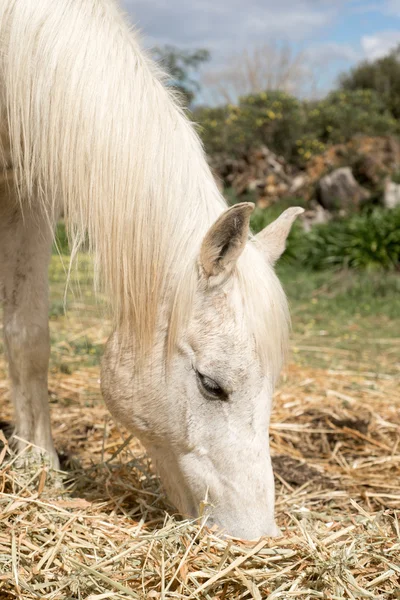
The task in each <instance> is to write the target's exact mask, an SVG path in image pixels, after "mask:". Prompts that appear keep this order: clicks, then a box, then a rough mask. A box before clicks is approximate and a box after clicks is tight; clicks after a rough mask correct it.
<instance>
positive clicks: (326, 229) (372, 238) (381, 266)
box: [297, 207, 400, 270]
mask: <svg viewBox="0 0 400 600" xmlns="http://www.w3.org/2000/svg"><path fill="white" fill-rule="evenodd" d="M297 250H298V251H300V254H298V255H297V258H298V259H299V258H301V262H302V263H303V264H304V265H305V266H307V267H309V268H311V269H323V268H326V267H330V266H334V267H338V268H346V267H349V268H354V269H367V270H392V269H398V268H399V264H400V207H397V208H396V209H394V210H385V209H382V208H375V209H374V210H373V211H372V212H371V213H369V214H361V215H353V216H352V217H350V218H348V219H339V220H337V221H332V222H330V223H326V224H323V225H316V226H315V227H314V228H313V229H312V230H311V231H310V232H309V233H308V234H307V235H306V236H305V239H304V240H303V242H301V244H300V248H297Z"/></svg>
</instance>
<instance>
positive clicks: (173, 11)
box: [123, 0, 400, 94]
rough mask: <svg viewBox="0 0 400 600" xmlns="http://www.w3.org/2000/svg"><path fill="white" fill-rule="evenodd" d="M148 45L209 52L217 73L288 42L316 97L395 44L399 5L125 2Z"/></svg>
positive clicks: (363, 1) (387, 0)
mask: <svg viewBox="0 0 400 600" xmlns="http://www.w3.org/2000/svg"><path fill="white" fill-rule="evenodd" d="M123 6H124V8H125V9H126V10H127V12H128V14H129V16H130V18H131V20H132V22H133V23H134V24H136V25H137V26H138V27H139V28H140V29H141V31H142V36H143V38H144V42H145V44H146V45H148V46H152V45H161V44H173V45H175V46H178V47H182V48H201V47H202V48H208V49H209V50H210V52H211V56H212V61H211V63H210V64H209V65H207V66H206V67H205V69H208V70H211V71H212V70H213V69H216V70H218V69H220V68H221V66H223V65H224V64H225V63H226V62H227V61H229V58H231V57H232V55H234V54H235V53H237V52H239V51H240V50H241V49H244V48H251V46H252V45H254V44H259V43H263V42H269V41H273V42H274V43H286V44H287V43H288V44H290V45H291V46H293V49H294V50H299V49H300V50H302V51H303V52H304V53H305V54H306V61H307V66H308V68H309V69H310V71H311V70H312V71H313V73H314V74H315V77H316V80H317V87H318V89H319V93H320V94H322V93H324V92H325V91H326V90H328V89H329V88H330V87H332V85H334V82H335V81H336V79H337V76H338V74H339V73H340V72H341V71H343V70H346V69H347V68H349V67H350V66H352V65H354V64H355V63H357V62H358V61H360V60H362V59H365V58H368V59H373V58H377V57H379V56H383V55H385V54H386V53H388V52H389V51H390V50H391V49H392V48H393V47H394V46H396V45H397V44H399V43H400V0H379V1H374V0H369V1H368V0H246V1H244V0H229V1H228V0H167V1H166V0H123Z"/></svg>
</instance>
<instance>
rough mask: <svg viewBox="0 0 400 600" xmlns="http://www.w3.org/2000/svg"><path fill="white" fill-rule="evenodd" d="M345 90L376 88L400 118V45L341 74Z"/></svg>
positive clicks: (391, 110)
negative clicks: (385, 54)
mask: <svg viewBox="0 0 400 600" xmlns="http://www.w3.org/2000/svg"><path fill="white" fill-rule="evenodd" d="M339 85H340V87H341V89H343V90H357V89H358V90H360V89H361V90H374V91H375V92H376V93H377V95H378V96H379V97H380V98H381V99H382V100H383V102H384V103H385V105H386V107H387V108H388V109H389V111H390V112H391V113H392V115H393V116H394V117H395V118H396V119H399V118H400V45H399V46H398V47H397V48H396V49H395V50H393V51H392V52H391V53H390V54H389V55H388V56H384V57H383V58H378V59H376V60H373V61H368V60H365V61H363V62H361V63H360V64H358V65H356V66H355V67H354V68H353V69H352V70H351V71H350V72H349V73H344V74H342V75H341V76H340V79H339Z"/></svg>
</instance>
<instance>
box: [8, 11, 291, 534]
mask: <svg viewBox="0 0 400 600" xmlns="http://www.w3.org/2000/svg"><path fill="white" fill-rule="evenodd" d="M0 115H1V123H2V129H1V152H0V158H1V169H2V170H1V173H2V179H1V181H0V290H1V292H2V297H3V304H4V331H5V344H6V351H7V355H8V360H9V366H10V376H11V382H12V399H13V403H14V407H15V420H16V433H17V434H18V437H20V438H23V439H24V440H27V441H28V442H32V443H33V444H35V445H36V446H38V447H40V448H42V449H43V450H44V451H46V452H47V453H48V454H49V455H50V457H51V460H52V462H53V464H54V465H55V466H57V464H58V460H57V454H56V452H55V450H54V446H53V442H52V437H51V430H50V418H49V408H48V401H47V368H48V358H49V335H48V299H47V295H48V281H47V267H48V260H49V256H50V248H51V244H52V240H53V231H54V223H55V221H56V219H57V216H58V214H59V211H60V209H61V208H63V209H64V211H65V215H66V218H67V221H68V223H69V227H70V237H71V240H72V244H73V253H75V252H76V250H77V249H78V248H79V245H80V243H81V242H82V240H83V239H84V238H85V237H86V236H87V235H88V237H89V242H90V249H91V252H92V253H93V255H94V261H95V267H96V272H97V274H98V282H100V284H101V285H102V286H104V288H105V290H106V292H107V293H108V297H109V300H110V309H111V313H112V315H113V317H114V325H115V327H114V333H113V335H112V336H111V338H110V340H109V342H108V344H107V347H106V351H105V356H104V359H103V364H102V391H103V395H104V398H105V401H106V403H107V405H108V406H109V408H110V411H111V413H112V414H113V415H114V416H115V418H116V419H118V420H119V421H121V422H122V423H123V424H124V425H125V426H126V427H128V428H130V429H131V430H132V431H133V432H134V433H135V434H136V435H137V436H138V437H139V438H140V439H141V440H142V441H143V443H144V444H145V446H146V448H147V450H148V452H149V454H150V456H151V457H152V459H153V461H154V464H155V465H156V468H157V470H158V472H159V474H160V476H161V479H162V481H163V483H164V485H165V488H166V490H167V493H168V494H169V496H170V498H171V500H172V501H173V502H174V503H175V505H176V506H177V507H178V509H179V510H180V511H181V512H182V513H183V514H185V515H191V516H196V515H198V514H199V506H200V505H201V503H202V501H204V500H205V499H206V500H207V505H208V509H209V514H210V516H209V519H210V520H209V523H211V522H215V523H216V524H218V525H219V526H220V527H221V528H223V529H224V530H225V531H226V532H227V533H229V534H231V535H235V536H241V537H244V538H255V537H257V536H260V535H264V534H265V535H275V534H277V528H276V525H275V521H274V482H273V474H272V468H271V461H270V454H269V440H268V426H269V418H270V412H271V397H272V393H273V388H274V384H275V382H276V380H277V377H278V374H279V371H280V368H281V365H282V360H283V358H284V354H285V349H286V346H287V336H288V311H287V303H286V299H285V296H284V293H283V291H282V288H281V286H280V284H279V282H278V279H277V277H276V275H275V274H274V271H273V264H274V263H275V261H276V260H277V259H278V257H279V256H280V255H281V253H282V252H283V250H284V248H285V240H286V237H287V235H288V232H289V230H290V227H291V224H292V222H293V220H294V219H295V217H296V215H298V214H299V213H300V212H302V209H299V208H291V209H289V210H287V211H285V212H284V213H283V214H282V215H281V217H280V218H279V219H277V220H276V221H275V222H274V223H273V224H272V225H270V226H269V227H268V228H267V229H266V230H264V231H263V232H261V234H259V235H258V236H257V237H252V236H251V235H250V233H249V218H250V213H251V211H252V209H253V206H252V205H251V204H247V203H245V204H238V205H236V206H234V207H232V208H227V207H226V205H225V202H224V200H223V198H222V197H221V195H220V193H219V192H218V189H217V186H216V184H215V182H214V180H213V177H212V175H211V173H210V169H209V167H208V166H207V162H206V159H205V155H204V151H203V149H202V146H201V143H200V141H199V138H198V136H197V135H196V133H195V130H194V128H193V126H192V125H191V123H190V122H189V121H188V119H187V118H186V116H185V114H184V112H183V111H182V110H181V109H180V108H179V105H178V102H177V101H176V99H174V97H172V96H171V93H170V92H169V91H168V90H167V88H166V87H165V86H164V84H163V77H162V74H160V72H159V71H158V69H157V67H156V66H155V65H154V64H153V63H152V61H151V60H149V58H148V57H147V56H146V55H145V54H144V52H143V51H142V50H141V49H140V48H139V46H138V42H137V39H136V36H135V35H134V34H133V33H132V32H131V31H130V30H129V27H128V26H127V23H126V21H125V19H124V18H123V17H122V15H121V13H120V12H119V10H118V8H117V7H116V6H115V4H114V2H113V1H112V0H57V1H55V0H40V1H38V0H2V2H1V5H0ZM19 443H20V445H21V444H22V442H19Z"/></svg>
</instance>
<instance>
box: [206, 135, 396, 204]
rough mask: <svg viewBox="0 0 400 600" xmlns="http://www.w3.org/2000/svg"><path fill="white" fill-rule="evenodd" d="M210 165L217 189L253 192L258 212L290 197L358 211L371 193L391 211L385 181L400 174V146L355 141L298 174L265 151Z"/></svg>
mask: <svg viewBox="0 0 400 600" xmlns="http://www.w3.org/2000/svg"><path fill="white" fill-rule="evenodd" d="M210 164H211V167H212V169H213V171H214V173H215V175H216V178H217V180H218V181H219V183H220V186H221V188H226V187H229V188H232V189H233V192H234V194H235V196H236V197H238V198H240V197H241V196H243V195H244V194H246V193H251V194H252V195H253V197H254V198H255V201H256V203H257V205H258V206H260V207H262V208H265V207H267V206H270V205H271V204H274V203H276V202H279V200H280V199H281V198H285V197H286V198H287V197H292V198H301V199H302V200H303V202H304V203H305V205H306V206H308V207H309V208H310V209H311V208H313V207H314V209H315V201H319V202H321V205H322V206H323V207H324V208H325V209H327V210H339V211H348V210H353V209H357V208H358V207H359V206H360V204H361V203H362V202H363V201H364V200H365V199H367V198H368V193H371V192H372V194H373V196H374V197H379V196H380V197H381V198H382V204H384V205H385V206H389V205H390V206H392V205H393V202H397V200H395V197H397V196H396V194H397V191H395V188H394V187H393V185H396V184H393V185H392V186H389V184H387V183H386V185H385V182H387V181H390V179H391V177H393V176H394V174H396V176H397V177H398V176H399V175H400V141H399V140H398V139H396V138H394V137H391V136H381V137H370V136H365V135H360V136H356V137H354V138H353V139H352V140H350V141H349V142H347V143H345V144H336V145H334V146H331V147H329V148H327V149H326V151H325V152H323V153H321V154H319V155H317V156H314V157H313V158H311V159H310V160H309V161H308V162H307V164H306V165H305V167H304V168H302V169H300V168H299V167H296V166H294V165H291V164H289V163H288V162H287V161H285V160H284V159H283V158H282V157H281V156H278V155H276V154H275V153H274V152H272V151H271V150H270V149H269V148H267V147H266V146H262V147H261V148H254V149H252V150H250V151H249V152H248V153H247V154H246V155H243V156H241V157H240V158H232V157H231V156H228V155H226V154H219V155H215V156H213V157H211V158H210ZM342 169H345V170H344V171H343V170H342ZM337 170H338V171H339V174H335V175H334V181H333V183H332V180H331V178H332V173H334V172H335V171H337ZM326 178H327V179H326ZM384 189H385V194H383V190H384ZM384 196H385V197H384Z"/></svg>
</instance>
